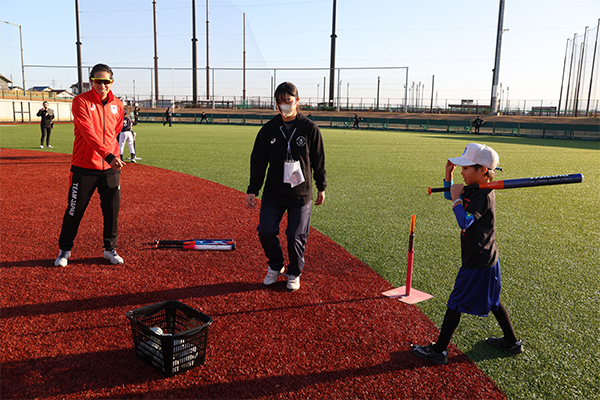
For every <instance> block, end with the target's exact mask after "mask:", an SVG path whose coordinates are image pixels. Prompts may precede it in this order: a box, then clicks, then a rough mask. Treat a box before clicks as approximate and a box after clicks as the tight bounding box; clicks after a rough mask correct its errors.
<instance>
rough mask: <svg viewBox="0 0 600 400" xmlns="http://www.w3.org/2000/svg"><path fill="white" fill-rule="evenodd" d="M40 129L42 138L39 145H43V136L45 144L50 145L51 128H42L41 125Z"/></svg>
mask: <svg viewBox="0 0 600 400" xmlns="http://www.w3.org/2000/svg"><path fill="white" fill-rule="evenodd" d="M41 129H42V140H41V142H40V145H42V146H43V145H44V137H45V138H46V146H50V134H51V133H52V128H44V127H41Z"/></svg>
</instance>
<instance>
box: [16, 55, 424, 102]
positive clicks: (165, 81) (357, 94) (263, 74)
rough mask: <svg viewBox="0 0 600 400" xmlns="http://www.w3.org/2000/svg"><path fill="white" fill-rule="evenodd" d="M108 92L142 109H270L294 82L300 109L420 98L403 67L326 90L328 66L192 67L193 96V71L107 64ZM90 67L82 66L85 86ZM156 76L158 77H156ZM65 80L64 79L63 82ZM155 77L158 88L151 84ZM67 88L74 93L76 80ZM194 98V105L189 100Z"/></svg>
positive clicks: (353, 73) (36, 69) (346, 74)
mask: <svg viewBox="0 0 600 400" xmlns="http://www.w3.org/2000/svg"><path fill="white" fill-rule="evenodd" d="M111 68H112V69H113V72H114V78H115V83H114V84H113V87H112V89H113V92H114V93H116V94H117V95H118V96H119V97H121V98H123V99H124V100H127V101H131V102H136V103H138V104H140V105H142V106H145V107H152V106H154V107H167V106H169V105H171V104H173V103H175V104H176V105H177V106H183V107H185V106H192V105H193V104H199V105H202V106H208V107H213V106H215V107H229V108H273V106H274V105H273V93H274V91H275V87H276V86H277V85H278V84H280V83H281V82H284V81H290V82H293V83H294V84H295V85H296V86H297V87H298V91H299V95H300V100H301V102H302V104H303V106H305V107H320V108H323V107H329V108H334V109H353V110H360V109H363V110H368V109H373V110H389V111H395V110H398V111H404V110H405V108H406V107H409V108H410V107H415V106H418V104H419V101H421V100H419V99H417V98H416V97H415V96H411V95H410V93H412V92H411V90H412V88H411V87H408V88H407V87H406V85H407V83H408V67H364V68H363V67H353V68H335V69H334V72H335V73H334V80H333V91H331V87H330V83H331V71H330V68H246V69H244V68H209V69H208V72H207V69H206V68H197V69H196V71H195V75H196V82H197V97H196V99H194V98H193V94H192V93H193V85H192V82H193V74H194V71H193V69H192V68H181V67H173V68H159V69H158V73H156V70H155V69H154V68H151V67H146V68H141V67H120V66H111ZM26 69H27V74H28V76H30V77H31V80H32V81H33V80H37V81H52V77H55V76H61V77H62V76H63V75H66V76H71V77H73V78H74V77H76V76H77V73H76V67H75V66H51V65H27V66H26ZM90 69H91V67H89V66H86V67H84V68H83V80H84V82H87V78H88V76H89V72H90ZM157 77H158V78H157ZM66 79H68V78H66ZM157 79H158V85H157V84H156V81H157ZM72 81H73V85H72V86H71V87H70V89H71V90H72V91H74V93H75V86H76V85H75V82H74V79H72ZM194 100H195V101H194Z"/></svg>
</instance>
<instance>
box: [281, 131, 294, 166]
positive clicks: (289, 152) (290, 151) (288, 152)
mask: <svg viewBox="0 0 600 400" xmlns="http://www.w3.org/2000/svg"><path fill="white" fill-rule="evenodd" d="M279 130H280V131H281V134H282V135H283V137H284V138H285V140H287V144H288V145H287V158H288V159H289V160H291V157H292V146H291V143H292V138H293V137H294V133H296V128H294V130H293V131H292V134H291V135H290V138H289V139H288V138H287V136H285V132H284V131H283V126H280V127H279Z"/></svg>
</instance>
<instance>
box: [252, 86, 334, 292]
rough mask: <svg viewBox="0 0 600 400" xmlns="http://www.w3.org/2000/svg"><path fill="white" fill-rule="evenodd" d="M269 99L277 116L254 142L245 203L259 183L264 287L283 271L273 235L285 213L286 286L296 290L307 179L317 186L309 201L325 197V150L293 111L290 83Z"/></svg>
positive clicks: (309, 190) (311, 126) (306, 219)
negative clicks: (277, 111) (265, 259)
mask: <svg viewBox="0 0 600 400" xmlns="http://www.w3.org/2000/svg"><path fill="white" fill-rule="evenodd" d="M275 100H276V102H277V109H278V110H279V115H277V116H275V117H274V118H273V119H271V120H270V121H269V122H267V123H266V124H265V125H263V127H262V128H261V129H260V131H259V132H258V135H257V136H256V140H255V141H254V148H253V149H252V155H251V157H250V184H249V185H248V190H247V191H246V193H247V194H248V196H247V197H246V205H247V206H248V207H250V208H254V207H255V206H256V196H258V193H259V191H260V189H261V187H263V184H264V190H263V195H262V201H261V204H260V217H259V223H258V227H257V228H256V229H257V231H258V237H259V239H260V243H261V245H262V247H263V250H264V251H265V256H266V257H267V259H268V262H267V264H268V265H269V266H268V267H267V276H266V277H265V279H264V281H263V284H265V285H267V286H269V285H273V284H274V283H275V282H276V281H277V277H278V276H279V275H280V274H282V273H283V272H284V270H285V265H284V258H283V251H282V248H281V243H280V242H279V237H278V234H279V225H280V223H281V219H282V218H283V214H285V213H286V211H287V215H288V216H287V229H286V231H285V233H286V235H287V248H288V257H289V264H288V265H287V277H288V281H287V288H288V289H289V290H297V289H299V288H300V275H301V274H302V270H303V268H304V251H305V248H306V241H307V239H308V232H309V228H310V215H311V211H312V205H313V184H312V180H313V179H314V180H315V183H316V186H317V190H318V194H317V199H316V201H315V205H320V204H323V201H324V200H325V188H326V187H327V182H326V179H325V178H326V172H325V153H324V150H323V138H322V136H321V131H320V130H319V127H318V126H317V125H316V124H315V123H314V122H312V121H311V120H309V119H308V118H306V117H305V116H304V115H302V114H300V112H299V104H300V99H299V97H298V89H297V88H296V86H295V85H294V84H292V83H290V82H284V83H282V84H280V85H279V86H278V87H277V89H276V90H275ZM265 176H266V180H265Z"/></svg>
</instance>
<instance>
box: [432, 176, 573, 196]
mask: <svg viewBox="0 0 600 400" xmlns="http://www.w3.org/2000/svg"><path fill="white" fill-rule="evenodd" d="M579 182H583V175H582V174H567V175H552V176H536V177H532V178H521V179H505V180H503V181H492V182H489V183H482V184H481V185H467V186H465V189H514V188H522V187H531V186H548V185H564V184H567V183H579ZM449 191H450V188H449V187H443V188H429V194H431V193H434V192H449Z"/></svg>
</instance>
